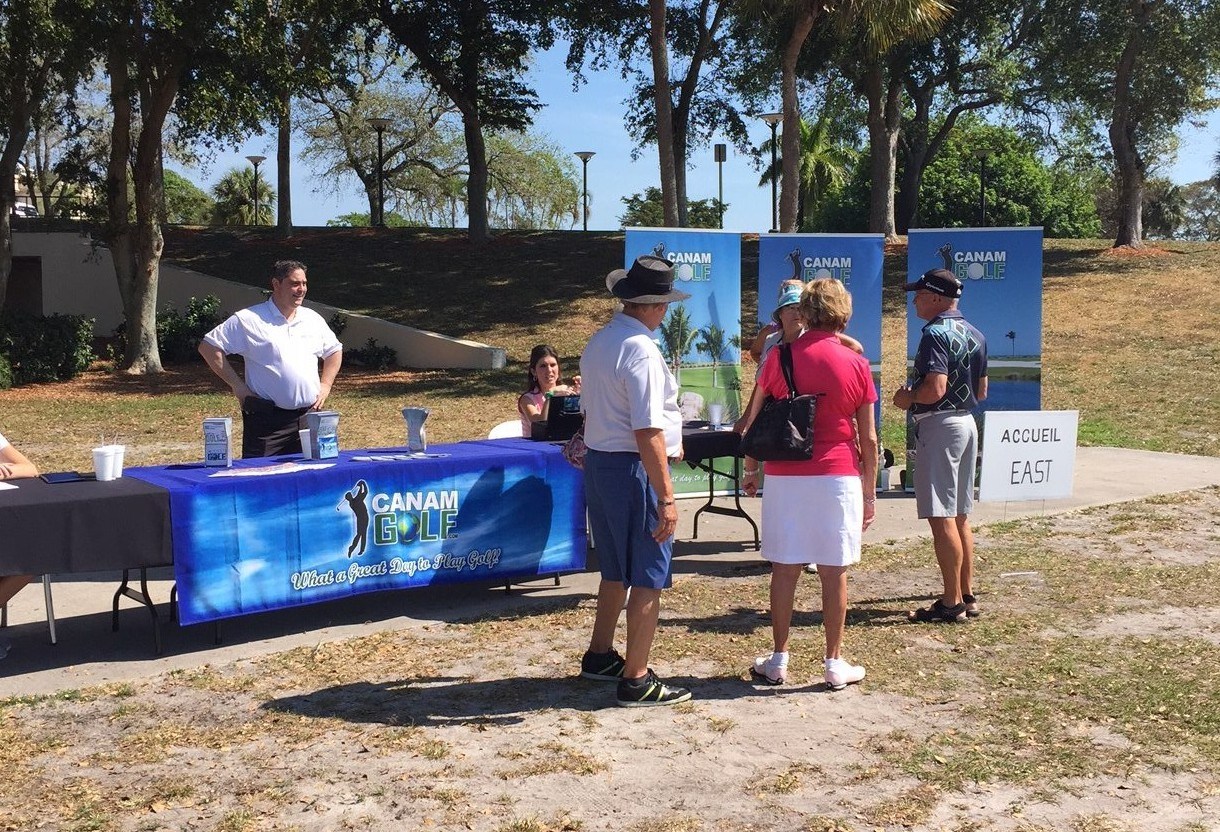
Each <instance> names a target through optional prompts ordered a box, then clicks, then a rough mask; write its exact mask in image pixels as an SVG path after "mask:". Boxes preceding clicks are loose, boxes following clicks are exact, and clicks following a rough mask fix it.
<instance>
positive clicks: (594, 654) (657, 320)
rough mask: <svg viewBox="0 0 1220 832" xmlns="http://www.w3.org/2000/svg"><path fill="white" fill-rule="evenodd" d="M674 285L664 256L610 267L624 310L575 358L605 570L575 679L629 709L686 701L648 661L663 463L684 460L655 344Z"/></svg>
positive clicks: (659, 566)
mask: <svg viewBox="0 0 1220 832" xmlns="http://www.w3.org/2000/svg"><path fill="white" fill-rule="evenodd" d="M673 283H674V268H673V264H672V263H670V262H669V261H667V260H664V259H662V258H660V257H653V256H644V257H640V258H638V259H637V260H636V261H635V262H634V263H633V264H632V265H631V268H630V269H629V270H626V269H615V270H614V271H612V272H610V274H609V275H607V276H606V286H607V288H609V289H610V293H611V294H612V295H614V297H616V298H618V299H619V300H620V301H622V304H623V308H622V310H621V311H619V312H617V313H616V314H615V315H614V318H612V319H611V321H610V323H608V324H606V326H604V327H602V328H601V329H600V330H598V331H597V332H596V333H595V334H594V335H593V337H592V338H590V339H589V343H588V345H587V346H586V347H585V350H584V353H583V354H582V355H581V357H580V375H581V384H582V388H581V405H582V407H583V409H584V411H585V428H584V437H585V444H586V445H587V446H588V454H587V455H586V456H585V463H584V472H585V496H586V498H587V500H588V504H589V526H590V529H591V531H592V533H593V539H594V540H596V541H597V552H598V560H599V562H600V566H601V575H602V579H601V584H600V586H599V588H598V592H597V616H596V618H595V620H594V623H593V635H592V637H591V638H590V641H589V650H588V652H586V653H585V655H584V657H583V658H582V660H581V675H582V676H584V677H585V678H586V679H601V680H606V681H614V682H617V683H618V691H617V701H618V704H619V705H621V706H623V707H627V708H633V707H643V706H649V705H672V704H675V703H677V702H685V701H686V700H688V699H690V697H691V693H690V691H689V690H687V689H685V688H679V687H673V686H670V685H667V684H665V683H663V682H662V681H661V680H660V679H658V678H657V676H656V674H655V673H653V671H652V669H651V668H649V667H648V655H649V652H650V651H651V649H652V640H653V636H654V635H655V634H656V628H657V617H658V613H659V612H660V604H661V590H662V589H667V588H668V587H669V586H670V584H671V573H670V562H671V559H672V556H673V535H674V530H675V529H676V528H677V525H678V509H677V507H676V506H675V505H674V488H673V483H672V482H671V481H670V477H669V464H668V462H669V460H677V459H681V458H682V414H681V412H680V411H679V409H678V382H677V380H676V379H675V378H674V376H673V373H671V372H670V371H669V366H668V365H667V364H666V363H665V359H664V357H663V356H662V355H661V351H660V349H658V348H657V345H656V342H655V341H654V340H653V331H654V330H656V329H657V328H658V327H659V326H660V325H661V322H662V321H663V320H664V319H665V313H666V312H667V311H668V309H669V304H670V303H671V302H673V301H682V300H686V299H688V298H689V297H690V295H688V294H686V293H685V292H679V291H677V290H675V289H674V288H673ZM624 601H626V604H627V649H626V655H625V656H620V655H619V653H618V651H616V650H615V649H614V634H615V631H616V630H617V628H618V619H619V613H620V611H621V610H622V608H623V602H624Z"/></svg>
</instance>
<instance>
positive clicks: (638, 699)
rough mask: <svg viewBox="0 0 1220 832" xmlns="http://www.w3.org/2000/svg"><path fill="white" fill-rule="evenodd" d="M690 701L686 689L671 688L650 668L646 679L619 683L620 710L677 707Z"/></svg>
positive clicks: (645, 676)
mask: <svg viewBox="0 0 1220 832" xmlns="http://www.w3.org/2000/svg"><path fill="white" fill-rule="evenodd" d="M688 699H690V691H689V690H687V689H686V688H671V687H670V686H669V685H667V684H665V683H663V682H662V681H661V680H660V679H658V678H657V674H655V673H653V672H652V668H651V667H650V668H648V672H647V673H646V674H644V678H643V679H640V680H639V681H638V682H630V681H628V680H626V679H623V680H622V681H620V682H619V683H618V705H619V707H620V708H649V707H652V706H654V705H677V704H678V703H679V702H685V701H686V700H688Z"/></svg>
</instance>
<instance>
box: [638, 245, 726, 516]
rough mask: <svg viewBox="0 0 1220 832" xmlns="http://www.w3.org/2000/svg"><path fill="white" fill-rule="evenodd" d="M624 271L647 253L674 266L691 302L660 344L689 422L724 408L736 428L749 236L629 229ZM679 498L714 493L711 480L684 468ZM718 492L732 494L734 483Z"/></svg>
mask: <svg viewBox="0 0 1220 832" xmlns="http://www.w3.org/2000/svg"><path fill="white" fill-rule="evenodd" d="M624 248H625V251H624V257H623V265H624V267H625V268H630V267H631V264H632V263H633V262H635V258H637V257H639V256H641V255H644V254H655V255H656V256H658V257H664V258H665V259H666V260H669V261H670V262H672V263H673V264H674V288H675V289H678V290H680V291H683V292H688V293H689V294H690V295H691V297H690V299H689V300H685V301H681V302H679V303H671V304H670V305H669V313H668V314H667V315H666V316H665V320H664V322H662V324H661V328H660V329H658V330H657V332H656V335H657V343H658V345H659V346H660V347H661V353H662V354H663V355H664V356H665V360H666V361H667V362H668V363H669V368H670V369H671V370H672V371H673V373H674V375H675V376H676V377H677V379H678V385H679V387H680V388H681V391H680V392H679V394H678V403H679V405H680V407H681V408H682V419H683V421H687V422H689V421H693V420H698V419H707V418H708V405H709V404H720V405H722V407H723V411H722V413H723V415H722V416H721V421H722V423H724V424H727V425H732V423H733V422H734V421H736V419H737V417H738V416H739V415H740V413H741V351H740V349H739V345H740V343H741V320H740V315H741V235H740V234H739V233H738V232H736V231H708V230H703V229H700V230H690V229H684V228H628V229H627V233H626V243H625V246H624ZM670 473H671V475H672V477H673V483H674V490H675V492H677V493H679V494H707V493H708V482H707V476H708V475H707V474H706V473H705V472H703V471H699V470H695V469H691V468H690V466H687V465H684V464H681V463H679V464H678V465H676V466H673V468H672V470H671V472H670ZM716 486H717V488H716V490H717V491H723V492H725V493H727V492H728V489H729V488H730V487H731V484H730V482H729V481H728V480H727V479H726V480H724V481H723V483H721V481H720V478H717V483H716Z"/></svg>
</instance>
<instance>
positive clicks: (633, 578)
mask: <svg viewBox="0 0 1220 832" xmlns="http://www.w3.org/2000/svg"><path fill="white" fill-rule="evenodd" d="M585 499H586V500H587V501H588V504H589V529H590V531H591V532H592V533H593V539H594V540H595V541H597V559H598V562H599V563H600V565H601V573H602V578H603V579H604V580H607V581H621V582H622V584H623V586H626V587H633V586H638V587H644V588H645V589H668V588H669V586H670V585H671V584H672V583H673V578H672V576H671V574H670V561H671V560H672V558H673V545H674V543H673V538H672V537H670V538H667V539H666V540H665V542H664V543H657V542H656V541H655V540H653V539H652V532H653V530H654V529H655V528H656V527H657V521H658V520H659V517H658V516H657V495H656V492H654V491H653V490H652V487H651V486H650V485H649V484H648V474H647V473H646V472H645V471H644V463H642V462H640V455H639V454H633V453H607V452H605V451H595V450H593V449H592V448H590V449H589V453H588V455H587V456H586V457H585Z"/></svg>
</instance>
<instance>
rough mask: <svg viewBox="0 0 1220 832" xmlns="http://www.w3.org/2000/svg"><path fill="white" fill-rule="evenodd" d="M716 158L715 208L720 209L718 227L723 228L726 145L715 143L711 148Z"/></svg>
mask: <svg viewBox="0 0 1220 832" xmlns="http://www.w3.org/2000/svg"><path fill="white" fill-rule="evenodd" d="M712 151H713V153H714V154H715V158H716V173H717V175H718V178H719V180H720V189H719V194H720V196H719V197H717V200H716V201H717V206H716V207H717V209H719V211H720V227H721V228H722V229H723V228H724V160H725V159H726V158H728V147H727V146H725V145H723V144H717V145H715V146H713V148H712Z"/></svg>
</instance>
